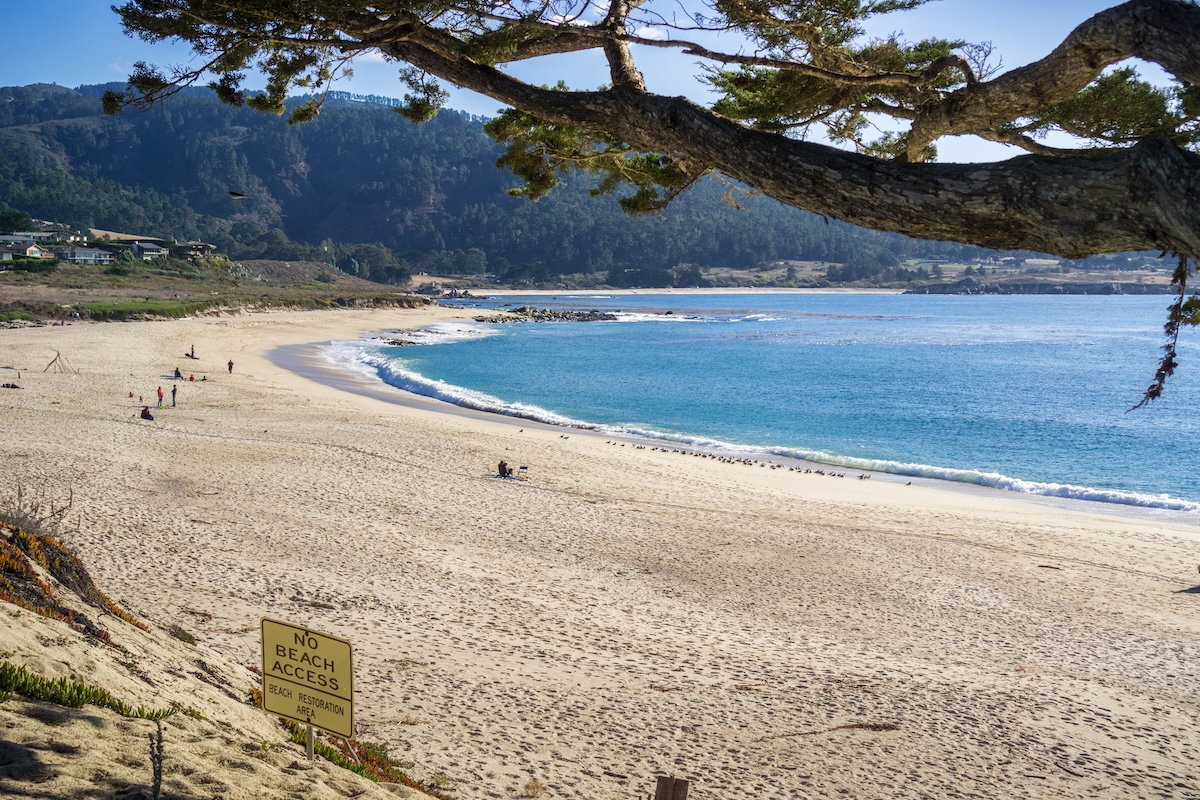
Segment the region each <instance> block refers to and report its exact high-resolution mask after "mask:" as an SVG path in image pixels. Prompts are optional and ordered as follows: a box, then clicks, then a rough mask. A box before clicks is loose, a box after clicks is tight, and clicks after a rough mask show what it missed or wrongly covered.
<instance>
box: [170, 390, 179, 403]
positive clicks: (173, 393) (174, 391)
mask: <svg viewBox="0 0 1200 800" xmlns="http://www.w3.org/2000/svg"><path fill="white" fill-rule="evenodd" d="M178 393H179V387H178V386H172V387H171V408H174V407H175V395H176V394H178Z"/></svg>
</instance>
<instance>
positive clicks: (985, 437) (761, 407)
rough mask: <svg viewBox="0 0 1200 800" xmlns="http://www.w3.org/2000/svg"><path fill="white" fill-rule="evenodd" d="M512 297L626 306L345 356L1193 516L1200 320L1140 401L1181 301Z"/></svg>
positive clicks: (422, 378)
mask: <svg viewBox="0 0 1200 800" xmlns="http://www.w3.org/2000/svg"><path fill="white" fill-rule="evenodd" d="M503 301H504V302H509V303H512V304H513V305H522V304H529V305H538V306H540V307H551V308H560V309H604V310H619V311H620V312H622V316H621V321H619V322H599V323H543V324H509V325H487V324H461V325H446V326H440V327H435V328H433V329H430V330H429V331H426V332H424V333H422V334H421V335H420V336H419V341H420V342H422V343H423V344H421V345H420V346H409V347H393V346H385V345H381V344H380V343H379V342H378V341H375V342H369V341H368V342H356V343H339V344H337V345H336V346H335V347H334V348H333V349H332V350H331V353H332V354H333V356H334V357H335V358H336V359H338V360H339V361H340V362H342V363H352V364H354V365H355V366H356V368H357V369H359V370H365V371H367V372H369V373H370V374H371V375H372V376H373V377H375V378H378V379H380V380H383V381H385V382H387V383H389V384H392V385H394V386H397V387H400V388H403V389H406V390H408V391H414V392H417V393H420V394H423V395H428V396H432V397H437V398H440V399H443V400H447V401H449V402H453V403H458V404H461V405H467V406H471V407H475V408H482V409H485V410H490V411H495V412H498V413H506V414H516V415H519V416H525V417H529V418H531V419H540V420H544V421H549V422H554V423H557V424H563V425H575V426H585V427H598V428H601V429H603V430H605V431H608V432H612V433H616V432H625V433H631V434H635V435H643V436H653V437H658V438H663V439H667V440H670V441H674V442H679V443H683V444H687V445H689V446H703V447H708V448H718V449H721V448H726V449H737V450H742V451H745V450H751V451H757V452H766V453H773V454H776V455H780V456H794V457H803V458H808V459H811V460H816V461H821V462H825V463H829V464H833V465H840V466H843V467H846V468H854V469H877V470H882V471H886V472H892V473H897V474H902V475H921V476H926V477H933V478H941V479H944V480H955V481H965V482H969V483H978V484H984V485H988V486H996V487H999V488H1004V489H1010V490H1013V491H1019V492H1031V493H1036V494H1045V495H1051V496H1062V497H1074V498H1080V499H1087V500H1095V501H1102V502H1115V503H1123V504H1130V505H1139V506H1149V507H1157V508H1171V509H1178V510H1187V511H1200V470H1198V469H1197V467H1198V466H1200V417H1198V416H1197V414H1196V413H1195V411H1194V409H1195V408H1196V407H1197V401H1198V400H1200V331H1187V332H1185V341H1183V342H1182V343H1181V346H1180V360H1181V363H1182V366H1181V368H1180V371H1179V373H1178V374H1177V375H1176V376H1175V378H1174V379H1173V380H1172V381H1171V382H1170V383H1169V384H1168V389H1167V394H1166V396H1165V397H1164V398H1163V399H1162V400H1160V401H1158V402H1156V403H1154V404H1152V405H1150V406H1149V407H1147V408H1143V409H1141V410H1138V411H1133V412H1128V413H1127V409H1128V408H1129V407H1130V406H1132V405H1133V404H1134V403H1136V402H1137V401H1138V400H1139V399H1140V397H1141V393H1142V391H1143V390H1144V389H1145V387H1146V385H1148V383H1149V382H1150V379H1151V378H1152V376H1153V373H1154V369H1155V367H1156V366H1157V360H1158V357H1159V356H1160V354H1161V350H1160V348H1161V345H1162V323H1163V321H1164V319H1165V309H1166V306H1167V304H1168V303H1169V302H1170V298H1168V297H1162V296H1159V297H1087V296H1070V297H1049V296H1014V297H998V296H987V297H980V296H963V297H960V296H950V297H930V296H909V295H864V294H842V295H814V294H804V295H800V294H787V295H781V294H728V295H711V294H702V295H651V294H645V295H632V296H629V295H626V296H616V297H605V296H601V295H591V296H583V297H579V296H565V295H564V296H550V297H548V296H538V297H507V298H503ZM493 305H494V304H493ZM667 311H670V312H671V313H670V314H669V315H667V314H666V313H665V312H667Z"/></svg>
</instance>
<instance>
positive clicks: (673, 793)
mask: <svg viewBox="0 0 1200 800" xmlns="http://www.w3.org/2000/svg"><path fill="white" fill-rule="evenodd" d="M687 793H688V782H687V781H686V780H684V779H683V778H668V777H667V776H666V775H659V776H658V787H657V788H656V789H655V790H654V800H687Z"/></svg>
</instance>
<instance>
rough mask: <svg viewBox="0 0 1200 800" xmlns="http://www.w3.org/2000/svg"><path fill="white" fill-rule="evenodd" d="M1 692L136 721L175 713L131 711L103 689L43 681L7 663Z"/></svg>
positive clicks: (0, 670) (1, 670) (0, 672)
mask: <svg viewBox="0 0 1200 800" xmlns="http://www.w3.org/2000/svg"><path fill="white" fill-rule="evenodd" d="M0 691H4V692H14V693H16V694H19V695H22V696H24V697H28V698H30V699H31V700H44V701H47V702H50V703H57V704H58V705H60V706H67V707H68V708H82V707H83V706H85V705H93V706H100V707H101V708H108V709H111V710H113V711H115V712H117V713H118V714H120V715H121V716H123V717H134V718H137V719H149V720H162V719H166V718H167V717H169V716H171V715H173V714H174V713H175V712H176V709H174V708H164V709H147V708H144V707H143V706H138V707H137V708H134V707H133V706H131V705H129V704H128V703H125V702H122V701H120V700H118V699H116V698H115V697H113V696H112V695H111V694H109V693H108V692H107V691H105V690H104V689H98V688H96V687H94V686H89V685H87V684H85V683H80V682H78V681H72V680H68V679H67V678H55V679H50V678H46V677H43V676H41V675H37V674H35V673H32V672H30V671H29V670H27V669H25V667H23V666H18V665H15V664H11V663H9V662H8V661H0Z"/></svg>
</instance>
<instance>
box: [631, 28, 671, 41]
mask: <svg viewBox="0 0 1200 800" xmlns="http://www.w3.org/2000/svg"><path fill="white" fill-rule="evenodd" d="M633 35H634V36H637V37H639V38H641V39H657V40H658V41H665V40H666V39H667V32H666V31H664V30H662V29H661V28H652V27H650V26H649V25H643V26H642V27H640V28H638V29H637V30H635V31H634V32H633Z"/></svg>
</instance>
